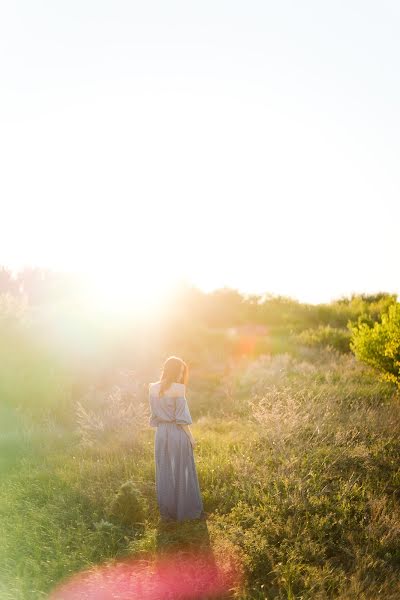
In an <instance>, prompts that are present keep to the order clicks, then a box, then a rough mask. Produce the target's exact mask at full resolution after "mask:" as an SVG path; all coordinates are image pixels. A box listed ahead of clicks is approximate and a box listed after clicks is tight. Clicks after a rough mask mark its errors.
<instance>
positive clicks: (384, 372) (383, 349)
mask: <svg viewBox="0 0 400 600" xmlns="http://www.w3.org/2000/svg"><path fill="white" fill-rule="evenodd" d="M350 329H351V331H352V338H351V342H350V347H351V350H352V351H353V352H354V354H355V356H356V357H357V358H358V359H359V360H361V361H362V362H365V363H366V364H368V365H371V366H372V367H374V368H375V369H377V370H378V371H379V373H380V376H381V378H382V379H384V380H386V381H392V382H393V383H395V384H396V385H397V386H399V387H400V303H398V302H397V303H396V304H392V305H391V306H389V308H388V310H387V312H386V313H384V314H382V317H381V322H376V323H374V324H373V325H372V326H371V325H370V324H369V323H366V322H365V321H364V320H363V318H362V317H359V319H358V322H357V324H352V325H350Z"/></svg>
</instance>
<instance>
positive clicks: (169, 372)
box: [149, 356, 205, 521]
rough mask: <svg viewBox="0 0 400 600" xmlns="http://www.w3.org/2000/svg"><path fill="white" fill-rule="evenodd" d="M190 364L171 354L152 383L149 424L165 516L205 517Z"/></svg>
mask: <svg viewBox="0 0 400 600" xmlns="http://www.w3.org/2000/svg"><path fill="white" fill-rule="evenodd" d="M187 379H188V368H187V365H186V363H185V362H184V361H183V360H182V359H180V358H178V357H176V356H170V357H169V358H168V359H167V360H166V361H165V363H164V366H163V370H162V373H161V379H160V381H156V382H155V383H150V384H149V404H150V412H151V415H150V420H149V425H150V427H157V430H156V434H155V443H154V458H155V467H156V490H157V502H158V507H159V510H160V514H161V518H162V519H163V520H174V521H183V520H184V519H198V518H200V519H204V518H205V514H204V511H203V502H202V498H201V493H200V487H199V481H198V478H197V472H196V465H195V462H194V456H193V448H194V446H195V444H196V442H195V440H194V438H193V435H192V432H191V431H190V429H189V425H190V424H191V423H192V422H193V421H192V417H191V415H190V412H189V407H188V404H187V400H186V395H185V391H186V383H187Z"/></svg>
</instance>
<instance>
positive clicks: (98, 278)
mask: <svg viewBox="0 0 400 600" xmlns="http://www.w3.org/2000/svg"><path fill="white" fill-rule="evenodd" d="M87 281H88V300H89V302H90V304H92V305H93V307H94V308H95V309H96V310H97V311H100V312H102V313H106V314H108V315H110V316H114V317H118V316H120V317H122V316H126V315H132V316H141V315H143V316H149V315H151V314H152V313H157V312H159V311H160V310H162V307H163V304H164V303H166V301H167V299H168V295H169V293H170V292H171V290H172V287H173V284H172V282H168V281H167V280H166V279H165V278H162V277H157V278H154V277H149V272H148V271H145V270H140V269H139V268H132V267H131V266H130V267H128V266H127V265H118V264H114V265H113V266H112V268H109V269H104V267H103V268H101V269H94V268H92V269H91V271H90V272H89V273H88V274H87Z"/></svg>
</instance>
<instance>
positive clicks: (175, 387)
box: [149, 381, 186, 396]
mask: <svg viewBox="0 0 400 600" xmlns="http://www.w3.org/2000/svg"><path fill="white" fill-rule="evenodd" d="M160 385H161V381H154V382H152V383H149V392H150V393H153V394H156V395H158V392H159V391H160ZM166 392H167V395H168V396H184V395H185V392H186V385H185V384H184V383H178V382H174V383H171V385H170V386H169V388H168V390H166Z"/></svg>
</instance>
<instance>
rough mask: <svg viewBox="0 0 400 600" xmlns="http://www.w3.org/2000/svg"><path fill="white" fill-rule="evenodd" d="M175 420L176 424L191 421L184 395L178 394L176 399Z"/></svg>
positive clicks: (190, 422) (184, 423)
mask: <svg viewBox="0 0 400 600" xmlns="http://www.w3.org/2000/svg"><path fill="white" fill-rule="evenodd" d="M175 420H176V422H177V424H178V425H191V424H192V423H193V421H192V417H191V415H190V411H189V406H188V403H187V400H186V397H185V396H179V397H178V398H177V399H176V408H175Z"/></svg>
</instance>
